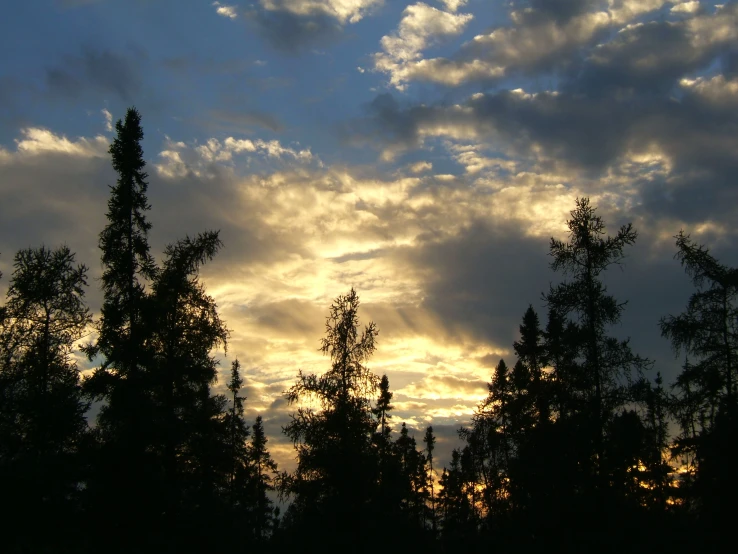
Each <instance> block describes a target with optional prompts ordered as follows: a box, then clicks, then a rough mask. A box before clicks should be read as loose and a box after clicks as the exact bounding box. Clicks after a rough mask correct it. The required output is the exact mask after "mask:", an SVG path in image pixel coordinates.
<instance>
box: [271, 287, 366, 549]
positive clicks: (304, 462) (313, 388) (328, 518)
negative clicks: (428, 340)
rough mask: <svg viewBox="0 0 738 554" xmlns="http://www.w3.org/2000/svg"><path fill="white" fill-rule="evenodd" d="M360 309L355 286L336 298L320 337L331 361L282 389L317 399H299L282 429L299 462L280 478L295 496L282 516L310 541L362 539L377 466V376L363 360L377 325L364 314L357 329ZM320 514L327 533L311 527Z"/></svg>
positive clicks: (294, 396)
mask: <svg viewBox="0 0 738 554" xmlns="http://www.w3.org/2000/svg"><path fill="white" fill-rule="evenodd" d="M358 309H359V297H358V295H357V294H356V291H355V290H353V289H351V291H350V292H349V293H348V294H347V295H342V296H339V297H338V298H336V300H335V301H334V302H333V304H332V305H331V308H330V315H329V316H328V318H327V320H326V327H325V329H326V336H325V337H324V338H323V339H322V340H321V351H322V352H323V353H324V354H327V355H329V356H330V359H331V367H330V368H329V370H328V371H327V372H325V373H324V374H323V375H320V376H317V375H314V374H309V375H305V374H303V373H302V371H300V372H299V373H298V377H297V383H296V384H295V385H294V386H293V387H292V388H290V389H289V390H288V391H287V393H286V397H287V399H288V401H289V403H290V404H295V403H297V402H298V401H312V402H314V403H316V404H317V409H314V408H312V407H302V406H301V407H299V408H298V410H297V412H296V413H294V414H292V415H291V418H292V420H291V422H290V423H289V424H288V425H287V426H285V427H284V429H283V430H284V433H285V434H286V435H287V436H288V437H289V438H290V439H291V440H292V442H293V444H294V446H295V449H296V451H297V469H296V470H295V472H294V473H293V474H292V475H291V476H289V478H287V479H284V480H283V482H282V491H283V493H287V494H291V495H293V497H294V502H293V504H292V506H291V507H290V509H291V513H290V514H288V516H289V519H290V520H292V521H297V522H302V523H301V524H297V525H298V527H299V528H300V533H301V534H303V536H302V539H303V540H305V541H307V542H306V544H308V545H310V544H314V543H313V542H311V541H317V540H318V539H319V538H320V539H322V540H329V541H332V542H335V546H337V547H344V548H348V547H349V545H350V546H351V548H359V549H360V548H363V545H366V544H367V543H366V542H365V540H366V539H368V536H367V535H368V529H369V524H368V523H369V522H368V520H367V515H366V511H367V509H368V501H369V499H370V497H371V492H372V489H373V487H374V482H375V477H376V471H377V470H376V467H377V463H376V457H375V455H374V450H373V448H372V437H373V434H374V430H375V428H376V425H375V421H374V420H373V418H372V406H371V403H372V399H373V397H374V395H375V393H376V390H377V386H378V384H379V378H378V377H377V376H376V375H375V374H374V373H372V372H371V371H370V370H369V369H368V368H367V367H366V366H365V365H364V363H365V362H366V361H367V360H368V359H369V357H370V356H371V355H372V353H373V352H374V350H375V339H376V336H377V332H378V331H377V328H376V326H375V325H374V323H373V322H370V323H369V325H368V326H366V327H365V328H364V330H363V332H361V333H359V318H358ZM308 522H313V523H312V524H308ZM318 522H320V525H321V526H322V527H323V531H322V533H327V535H328V537H326V536H325V534H322V536H320V537H319V536H317V535H316V531H317V529H316V528H315V527H314V525H317V524H318ZM300 525H302V526H301V527H300ZM304 535H307V536H304Z"/></svg>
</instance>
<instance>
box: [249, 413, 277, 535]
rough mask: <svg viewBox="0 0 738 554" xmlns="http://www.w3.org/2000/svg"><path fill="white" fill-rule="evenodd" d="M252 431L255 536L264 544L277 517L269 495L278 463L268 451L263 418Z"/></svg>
mask: <svg viewBox="0 0 738 554" xmlns="http://www.w3.org/2000/svg"><path fill="white" fill-rule="evenodd" d="M252 429H253V433H252V435H251V444H250V445H249V462H250V464H251V468H252V481H253V485H252V487H251V488H252V490H253V491H254V492H253V510H254V518H253V519H254V536H255V539H256V540H257V542H263V541H265V540H266V539H268V538H269V536H270V533H271V531H272V529H273V527H274V518H275V517H276V514H275V509H274V507H273V506H272V501H271V500H270V499H269V497H268V496H267V493H269V492H271V491H273V490H274V484H273V481H274V477H273V476H274V475H275V474H276V473H277V463H276V462H275V461H274V460H272V457H271V456H270V455H269V450H267V446H266V444H267V442H268V440H267V437H266V434H265V433H264V423H263V420H262V417H261V416H256V421H255V422H254V425H253V426H252Z"/></svg>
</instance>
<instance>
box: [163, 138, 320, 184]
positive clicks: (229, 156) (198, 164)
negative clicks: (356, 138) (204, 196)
mask: <svg viewBox="0 0 738 554" xmlns="http://www.w3.org/2000/svg"><path fill="white" fill-rule="evenodd" d="M243 153H246V154H259V155H261V156H262V157H265V158H272V159H286V158H287V159H292V160H295V161H300V162H306V163H307V162H311V161H313V160H315V161H316V162H317V163H318V164H320V163H321V162H320V160H318V159H317V158H314V156H313V153H312V152H311V151H310V149H309V148H303V149H297V148H290V147H287V146H283V145H282V144H281V143H280V142H279V141H278V140H262V139H256V140H251V139H236V138H233V137H227V138H226V139H224V140H223V141H219V140H217V139H214V138H211V139H209V140H207V141H206V142H205V143H204V144H200V145H197V146H188V145H186V144H185V143H184V142H181V141H179V142H175V141H171V140H167V144H166V147H165V149H164V150H162V151H161V152H160V153H159V158H160V162H159V163H158V164H155V167H156V170H157V171H158V173H159V174H160V175H162V176H164V177H168V178H172V179H173V178H180V177H185V176H187V175H188V174H190V173H192V174H194V175H197V176H202V175H206V174H207V171H208V168H212V167H213V166H212V164H213V163H215V162H231V161H232V160H233V156H234V155H238V154H243Z"/></svg>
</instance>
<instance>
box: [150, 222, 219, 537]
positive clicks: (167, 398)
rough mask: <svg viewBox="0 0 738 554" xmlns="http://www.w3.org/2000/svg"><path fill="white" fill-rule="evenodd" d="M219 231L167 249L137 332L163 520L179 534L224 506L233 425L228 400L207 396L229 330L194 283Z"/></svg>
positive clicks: (216, 242) (206, 520) (216, 246)
mask: <svg viewBox="0 0 738 554" xmlns="http://www.w3.org/2000/svg"><path fill="white" fill-rule="evenodd" d="M221 246H222V243H221V241H220V238H219V236H218V232H215V231H207V232H204V233H200V234H198V235H197V236H195V237H194V238H190V237H185V238H184V239H181V240H179V241H177V242H176V243H173V244H170V245H169V246H167V248H166V249H165V252H164V254H165V257H164V261H163V263H162V267H161V269H160V270H159V271H158V272H157V274H156V276H155V277H154V280H153V282H152V283H151V292H150V294H149V295H148V296H147V298H146V301H145V311H144V315H145V317H144V319H143V326H142V329H143V331H144V332H145V334H146V336H147V337H149V343H148V347H149V351H150V362H149V365H148V368H147V373H146V376H147V378H146V386H147V387H148V390H147V392H149V394H150V401H151V404H152V406H153V418H152V420H151V421H150V422H149V427H150V431H149V433H150V438H151V443H150V444H151V446H150V448H151V450H152V452H153V454H154V456H155V457H154V459H153V460H152V463H155V464H156V466H155V467H158V468H160V469H159V471H160V474H161V478H160V484H159V486H160V487H161V488H163V494H164V498H165V503H164V506H165V512H164V513H165V518H164V521H165V523H164V524H163V526H164V528H168V529H169V530H170V532H171V533H173V534H177V533H180V532H181V530H182V526H183V525H186V526H188V527H190V528H192V524H191V523H188V522H192V521H196V522H197V523H198V525H201V526H202V529H203V532H204V529H206V528H208V527H209V525H210V524H211V523H209V518H210V517H213V518H215V517H216V515H217V513H218V511H221V510H224V509H225V508H224V505H223V497H222V494H221V492H222V491H223V490H224V489H225V490H227V486H228V485H227V478H226V476H229V475H230V473H231V470H232V463H230V462H229V454H232V451H231V450H230V448H229V447H230V446H231V445H230V444H229V441H228V438H230V437H228V434H229V431H231V429H227V428H226V427H225V426H224V419H225V405H226V399H225V398H224V397H222V396H213V395H212V394H211V389H210V387H211V385H212V384H214V383H215V381H216V379H217V366H218V361H217V360H216V359H215V358H214V357H213V356H212V352H213V351H214V350H215V349H216V348H218V347H222V346H225V344H226V340H227V338H228V330H227V328H226V326H225V324H224V323H223V321H222V320H221V319H220V316H219V315H218V311H217V306H216V304H215V301H214V300H213V298H211V297H210V296H208V295H207V293H206V291H205V288H204V286H203V285H202V283H201V282H200V280H199V271H200V268H201V267H202V266H203V265H204V264H205V263H207V262H208V261H210V260H212V259H213V257H214V256H215V255H216V254H217V252H218V251H219V249H220V248H221Z"/></svg>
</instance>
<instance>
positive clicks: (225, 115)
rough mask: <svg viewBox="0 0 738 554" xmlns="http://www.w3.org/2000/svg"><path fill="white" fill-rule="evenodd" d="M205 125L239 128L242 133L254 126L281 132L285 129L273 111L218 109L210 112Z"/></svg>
mask: <svg viewBox="0 0 738 554" xmlns="http://www.w3.org/2000/svg"><path fill="white" fill-rule="evenodd" d="M204 124H205V125H207V126H210V127H216V128H218V129H226V130H238V131H240V132H241V133H243V132H249V131H250V130H251V129H252V128H253V127H261V128H263V129H267V130H269V131H272V132H275V133H279V132H281V131H283V130H284V124H283V123H282V122H281V121H280V120H279V118H278V117H276V116H275V115H273V114H271V113H265V112H259V111H255V110H252V111H238V110H229V109H222V108H221V109H216V110H210V112H208V117H207V119H206V120H205V122H204Z"/></svg>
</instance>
